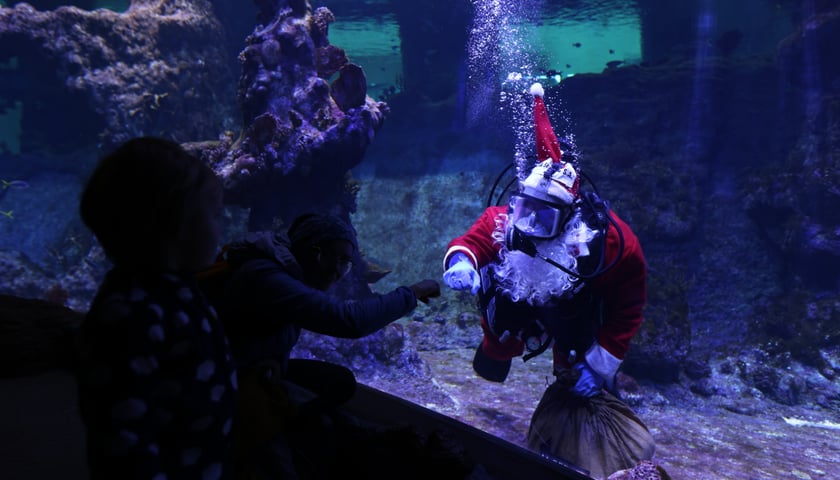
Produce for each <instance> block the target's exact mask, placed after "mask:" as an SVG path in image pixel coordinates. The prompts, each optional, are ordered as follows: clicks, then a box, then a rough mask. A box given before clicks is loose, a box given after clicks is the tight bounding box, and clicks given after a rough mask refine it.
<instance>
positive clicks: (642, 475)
mask: <svg viewBox="0 0 840 480" xmlns="http://www.w3.org/2000/svg"><path fill="white" fill-rule="evenodd" d="M670 479H671V477H670V476H669V475H668V474H667V473H666V472H665V469H664V468H662V467H661V466H659V465H657V464H655V463H654V462H652V461H650V460H642V461H641V462H639V463H638V465H636V466H635V467H633V468H628V469H627V470H620V471H618V472H615V473H613V474H612V475H610V476H609V477H607V480H670Z"/></svg>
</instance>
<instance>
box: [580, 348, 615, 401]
mask: <svg viewBox="0 0 840 480" xmlns="http://www.w3.org/2000/svg"><path fill="white" fill-rule="evenodd" d="M585 358H586V363H588V364H589V366H590V367H592V370H595V371H596V372H598V375H600V376H602V377H604V380H606V381H607V389H608V390H612V388H613V385H614V384H615V374H616V373H617V372H618V367H620V366H621V359H620V358H617V357H615V356H613V354H612V353H610V352H608V351H607V349H606V348H604V347H602V346H600V345H598V342H595V343H593V344H592V346H591V347H589V350H588V351H587V352H586V355H585Z"/></svg>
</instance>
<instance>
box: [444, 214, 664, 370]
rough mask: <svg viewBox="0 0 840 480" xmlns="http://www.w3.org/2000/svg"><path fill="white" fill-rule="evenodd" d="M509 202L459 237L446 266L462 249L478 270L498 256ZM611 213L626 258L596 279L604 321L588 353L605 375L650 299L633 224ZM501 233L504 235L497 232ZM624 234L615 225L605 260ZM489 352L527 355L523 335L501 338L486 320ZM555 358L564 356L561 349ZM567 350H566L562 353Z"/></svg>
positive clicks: (625, 346) (452, 244)
mask: <svg viewBox="0 0 840 480" xmlns="http://www.w3.org/2000/svg"><path fill="white" fill-rule="evenodd" d="M506 215H507V207H505V206H499V207H489V208H487V209H486V210H485V211H484V213H483V214H482V215H481V216H480V217H479V218H478V220H476V222H475V223H474V224H473V226H472V227H470V229H469V230H468V231H467V232H466V233H465V234H464V235H461V236H459V237H457V238H455V239H453V240H452V241H451V242H450V243H449V246H448V249H447V251H446V255H445V256H444V267H446V266H447V265H448V262H449V258H450V257H451V256H452V255H453V254H455V253H457V252H462V253H465V254H466V255H467V256H468V257H470V258H471V259H472V262H473V265H474V266H475V267H476V269H481V268H483V267H484V266H485V265H487V264H489V263H491V262H495V261H498V253H499V250H500V249H501V247H502V245H501V244H500V243H499V242H497V241H496V240H494V238H493V235H492V234H493V232H494V230H496V229H497V225H504V222H505V218H506ZM610 215H611V216H612V218H613V219H614V220H615V223H616V224H617V225H618V226H619V228H620V229H621V233H622V234H623V237H624V250H623V252H622V256H621V259H620V260H619V261H618V263H616V265H615V266H613V268H611V269H610V270H608V271H607V272H606V273H604V274H603V275H601V276H599V277H597V278H595V279H594V280H592V281H591V283H590V286H591V288H592V293H593V294H594V295H596V296H597V297H598V298H601V299H602V300H603V307H604V310H603V311H604V315H603V323H602V324H601V325H600V327H599V328H598V330H597V332H596V334H595V340H596V344H595V345H593V346H592V348H590V350H589V351H588V352H587V353H586V360H587V361H588V362H589V363H590V366H592V367H593V368H594V369H595V371H597V372H598V373H600V374H601V375H602V376H604V378H607V379H608V380H609V379H612V377H614V375H615V372H616V370H617V369H618V366H619V365H620V363H621V361H622V360H623V359H624V356H625V355H626V353H627V351H628V350H629V348H630V340H631V339H632V338H633V336H634V335H635V334H636V332H637V331H638V330H639V327H640V325H641V323H642V309H643V308H644V305H645V301H646V276H647V269H646V264H645V258H644V254H643V253H642V248H641V245H640V244H639V240H638V238H637V237H636V235H635V234H634V233H633V231H632V230H631V229H630V227H629V226H628V225H627V224H626V223H624V221H623V220H621V219H620V218H619V217H618V215H616V214H615V213H614V212H612V211H610ZM497 238H498V235H497ZM619 248H620V239H619V235H618V232H616V230H615V228H614V226H613V225H610V228H609V230H608V233H607V243H606V257H605V258H604V265H609V264H610V263H611V262H612V261H613V260H614V259H615V258H616V256H617V255H618V250H619ZM482 327H483V329H484V340H483V342H482V349H483V350H484V353H486V354H487V355H488V356H490V357H491V358H493V359H495V360H509V359H511V358H513V357H516V356H519V355H522V353H523V350H524V344H523V342H522V341H521V340H520V339H516V338H510V339H508V340H506V341H505V343H500V342H499V340H498V337H496V336H495V335H494V334H493V332H491V331H490V329H489V327H488V326H487V323H486V321H484V320H483V321H482ZM554 353H555V362H558V361H560V359H559V358H558V354H560V353H561V352H557V351H555V352H554ZM562 353H564V354H565V353H566V352H562Z"/></svg>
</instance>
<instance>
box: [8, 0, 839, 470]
mask: <svg viewBox="0 0 840 480" xmlns="http://www.w3.org/2000/svg"><path fill="white" fill-rule="evenodd" d="M838 44H840V5H838V3H837V2H833V1H830V0H825V1H824V0H742V1H738V2H733V1H728V0H686V1H680V2H676V1H665V0H623V1H619V0H613V1H609V0H574V1H561V0H415V1H405V0H276V1H269V2H267V1H256V2H223V1H219V0H125V1H97V0H76V1H73V0H67V1H66V2H65V1H60V0H55V1H53V0H41V1H38V0H32V1H31V2H29V3H26V2H16V1H9V0H6V1H0V180H2V186H0V312H2V313H0V341H2V348H0V350H2V358H3V360H2V362H0V364H2V368H3V372H4V373H3V375H2V378H0V382H2V385H3V387H2V388H3V392H4V393H3V395H2V396H3V397H5V398H6V400H4V401H3V402H4V404H3V405H2V406H0V415H2V418H3V420H2V422H0V423H2V426H0V435H2V436H3V441H4V445H8V446H9V448H10V449H11V450H10V451H9V452H7V453H5V454H4V455H2V456H0V471H5V472H13V473H14V472H17V473H14V474H13V476H12V477H9V478H59V477H61V478H85V476H86V472H87V466H86V458H85V445H84V433H83V432H84V428H83V426H82V424H81V421H80V420H79V418H78V409H77V406H76V398H75V383H74V381H73V377H72V375H71V374H70V373H68V372H71V371H72V368H73V358H74V357H73V348H74V347H73V344H72V339H73V338H74V334H75V332H76V331H77V329H78V328H79V325H80V324H81V322H83V319H84V316H85V314H86V312H87V311H88V309H89V308H90V306H91V302H92V300H93V298H94V295H95V294H96V292H97V288H98V287H99V285H100V284H101V282H102V281H103V279H104V278H105V274H106V273H107V272H108V271H109V270H110V268H111V262H110V260H109V259H108V257H107V256H106V255H105V254H104V252H103V250H102V247H101V246H100V244H99V242H98V241H97V238H96V237H95V236H94V235H93V234H92V233H91V232H90V230H89V229H88V228H87V227H86V226H85V224H84V223H83V222H82V220H81V218H80V215H79V199H80V195H81V192H82V190H83V188H84V187H85V185H86V182H87V180H88V178H89V176H90V175H91V173H92V171H93V169H94V167H95V166H96V165H97V161H98V160H99V159H100V158H102V157H103V156H104V155H106V154H108V153H109V152H112V151H113V150H115V149H116V148H117V147H118V146H120V145H121V144H123V143H124V142H126V141H127V140H129V139H132V138H135V137H141V136H154V137H162V138H165V139H167V140H171V141H174V142H177V143H178V144H180V145H181V146H182V147H183V148H184V149H185V150H186V151H187V152H189V153H190V154H192V155H193V156H195V157H197V158H199V159H201V160H202V161H203V162H205V163H206V164H207V165H208V166H210V167H211V168H212V170H213V171H214V172H215V174H216V175H217V176H218V177H219V178H220V179H221V181H222V183H223V185H224V212H223V214H222V216H221V217H222V218H221V223H222V226H223V233H222V241H221V243H220V245H219V248H220V249H221V248H222V246H223V245H225V244H229V243H231V242H234V241H237V240H239V239H241V238H243V237H244V236H245V235H246V233H247V232H253V231H261V230H276V231H284V230H285V229H286V228H288V226H289V224H290V223H291V222H292V221H293V220H294V219H295V218H296V217H297V216H298V215H301V214H303V213H307V212H312V211H320V212H330V213H333V214H336V215H338V216H339V217H341V218H343V219H345V220H346V221H347V222H348V223H349V224H351V225H352V227H353V228H354V230H355V232H356V236H357V240H358V251H357V252H355V254H354V255H355V256H354V258H353V259H352V269H351V270H350V272H349V273H348V274H347V275H345V276H344V277H343V278H342V279H341V280H340V281H339V282H338V283H337V284H336V285H334V286H333V287H332V288H331V289H330V290H329V292H328V293H329V294H330V295H331V296H332V297H333V298H335V299H337V300H336V301H362V300H363V299H365V298H371V297H372V296H374V295H378V294H386V293H388V292H391V291H393V290H395V289H398V288H400V287H402V286H406V285H411V284H414V283H416V282H418V281H421V280H424V279H430V280H435V281H437V282H438V283H439V285H440V288H441V294H440V296H439V297H434V298H429V299H427V300H428V301H427V302H419V303H418V304H417V307H416V308H415V309H413V310H412V311H411V313H409V314H408V315H407V316H404V317H402V318H400V319H399V320H397V321H394V322H392V323H390V324H388V325H387V326H385V327H383V328H381V329H379V330H377V331H376V332H374V333H372V334H370V335H367V336H364V337H362V338H357V339H346V338H335V337H332V336H327V335H319V334H317V333H313V332H310V331H307V330H306V327H305V325H304V329H303V331H302V334H301V337H300V339H299V341H298V342H297V344H296V346H295V348H294V350H293V351H292V357H295V358H306V359H317V360H321V361H326V362H330V363H334V364H338V365H342V366H345V367H347V368H349V369H350V370H351V371H352V372H353V373H354V375H355V377H356V379H357V381H358V382H359V383H360V384H363V385H365V386H368V387H371V388H373V389H375V390H378V391H381V392H385V393H387V394H390V395H394V396H396V397H399V398H401V399H402V400H404V401H407V402H410V403H411V404H414V405H416V406H418V407H421V409H425V410H428V411H432V412H435V413H437V414H441V415H443V416H445V417H447V418H449V419H451V420H452V421H454V422H460V423H461V424H465V425H468V426H470V427H474V428H475V429H477V430H478V431H481V432H484V433H486V434H489V435H490V436H492V437H493V438H495V439H498V440H499V441H501V442H505V443H506V444H511V445H515V446H517V447H521V448H522V449H523V450H525V451H530V452H533V453H535V454H536V455H542V456H543V457H546V458H553V459H556V460H558V461H561V462H564V464H568V465H571V466H573V467H575V468H577V470H575V471H580V472H583V473H582V474H581V475H584V476H583V477H569V478H607V477H609V476H610V475H613V474H617V475H624V476H613V477H609V478H674V479H698V480H699V479H704V480H705V479H709V478H721V479H735V478H744V479H746V478H749V479H753V480H764V479H766V480H771V479H782V478H797V479H830V478H840V433H838V430H840V414H839V413H838V412H840V274H838V271H840V210H839V209H838V208H837V207H838V205H840V166H839V164H840V100H838V99H840V59H838V57H837V55H836V52H835V50H836V48H835V46H836V45H838ZM535 167H536V168H537V169H535ZM558 192H559V193H558ZM566 195H568V198H569V200H563V201H559V200H557V199H558V198H566ZM528 202H536V203H530V204H529V203H528ZM527 205H530V206H527ZM534 205H536V206H534ZM525 208H528V209H529V210H525V211H524V213H523V210H522V209H525ZM546 212H547V213H546ZM543 214H546V215H550V217H548V218H549V220H547V222H548V223H547V224H543V223H541V222H545V221H546V220H545V218H546V217H541V215H543ZM519 220H523V221H527V222H530V223H529V224H528V228H529V229H530V230H528V229H527V228H525V227H522V226H521V225H520V223H519ZM538 227H546V228H547V229H548V231H551V232H553V233H551V234H547V233H546V234H544V235H542V236H540V235H537V236H534V235H532V234H533V232H535V231H536V229H537V228H538ZM529 232H530V233H529ZM619 233H620V234H619ZM570 238H574V239H576V240H574V241H572V240H569V239H570ZM558 239H563V241H567V240H568V241H567V243H564V244H562V248H561V247H556V246H557V245H560V244H559V243H557V242H559V240H558ZM555 247H556V248H555ZM561 250H562V251H561ZM570 252H571V253H570ZM458 260H461V261H462V262H463V263H460V264H459V263H458ZM456 264H457V268H456V269H455V270H451V269H452V268H454V267H455V266H456ZM569 269H570V270H569ZM444 272H447V274H446V275H445V274H444ZM558 282H559V283H558ZM562 282H567V283H562ZM488 292H489V293H488ZM491 297H492V299H491ZM503 299H506V300H503ZM494 302H496V303H494ZM500 302H507V304H506V305H508V304H509V305H512V306H510V307H509V308H512V309H516V310H511V311H514V312H515V315H512V316H513V317H515V319H514V320H510V321H509V323H505V322H507V320H504V321H503V320H499V318H500V317H501V316H502V313H500V312H504V311H505V310H504V308H505V307H503V306H502V304H501V303H500ZM570 312H571V313H570ZM569 332H576V333H574V335H578V336H582V337H581V338H585V339H586V341H585V342H584V343H581V344H580V345H578V343H575V342H577V340H570V339H569V338H570V337H567V336H566V335H567V334H568V333H569ZM569 335H571V334H569ZM575 338H578V337H575ZM523 359H525V360H526V361H523ZM508 369H509V370H508ZM566 371H572V372H575V375H578V374H580V375H581V378H584V376H585V375H591V377H590V378H591V379H593V380H592V381H593V382H594V385H595V390H593V392H594V393H593V394H592V396H589V395H582V396H575V397H574V398H575V399H577V400H573V401H572V403H571V404H568V405H567V404H563V403H562V402H563V401H565V400H561V399H565V398H566V397H565V396H567V395H569V392H575V391H577V392H580V388H579V387H580V383H579V382H581V380H577V377H576V376H574V377H573V378H572V380H571V382H572V384H571V385H573V386H571V387H570V388H566V387H563V388H562V389H559V388H558V387H557V385H558V383H557V382H561V381H562V380H563V378H564V377H563V375H564V373H563V372H566ZM581 371H582V373H581ZM488 377H489V379H488ZM560 390H562V392H561V393H557V392H558V391H560ZM558 395H559V397H558ZM593 396H594V398H604V397H606V398H610V399H611V401H615V402H617V403H616V404H614V405H619V407H616V408H619V409H621V411H622V412H625V414H626V415H627V418H629V419H631V420H632V422H635V423H634V425H635V427H634V428H637V429H639V431H640V432H643V433H644V435H647V436H646V437H645V438H647V439H648V440H649V443H650V448H647V449H644V452H643V453H640V454H639V455H638V458H636V457H634V459H635V460H638V461H639V464H638V465H635V466H634V465H633V463H634V462H629V463H628V464H627V465H624V466H623V467H622V469H618V468H615V469H614V470H615V471H606V470H603V469H599V467H598V466H597V465H589V464H588V463H587V462H589V461H590V460H589V459H590V458H593V457H595V456H597V455H600V454H602V453H603V449H607V450H609V449H610V448H613V447H610V446H606V445H607V444H609V439H610V438H611V437H610V435H612V433H604V432H603V431H599V430H598V428H597V427H592V430H593V432H594V433H592V432H589V434H588V436H587V435H583V434H581V436H580V437H578V436H577V435H578V433H579V432H577V431H574V432H572V433H569V430H568V428H570V427H568V425H567V424H565V423H564V420H563V419H564V418H565V417H563V415H564V414H563V413H562V412H563V410H562V409H564V408H577V407H575V406H574V405H578V404H579V403H574V402H575V401H583V402H588V401H590V400H591V398H593ZM580 399H584V400H580ZM552 402H555V403H560V404H561V405H560V406H557V405H553V404H552ZM569 405H572V406H569ZM552 408H554V409H555V410H553V411H552V412H549V410H551V409H552ZM610 408H612V407H610ZM557 409H560V410H557ZM420 411H423V410H420ZM547 412H548V413H547ZM558 412H559V413H558ZM625 420H626V419H625ZM632 422H631V423H632ZM564 428H565V429H566V430H564ZM581 428H582V427H581ZM616 428H617V429H619V430H621V428H623V427H616ZM573 430H574V429H573ZM619 436H620V435H619ZM45 438H48V439H49V440H48V441H45V440H44V439H45ZM561 438H571V440H563V441H561V440H559V439H561ZM604 438H607V440H604ZM563 442H566V443H569V442H571V444H570V445H572V446H571V447H570V446H569V445H565V446H564V445H559V444H560V443H563ZM44 448H47V449H48V453H44V450H43V449H44ZM564 448H566V449H567V450H568V449H571V450H568V451H572V450H574V451H575V452H578V453H570V454H568V455H567V454H565V453H563V452H566V451H567V450H563V449H564ZM580 452H585V453H580ZM593 452H595V453H593ZM564 457H565V458H564ZM570 457H572V458H570ZM49 459H52V460H49ZM625 463H627V462H625ZM651 466H653V467H655V468H654V470H655V472H654V473H650V472H649V473H648V475H652V476H647V477H643V476H642V475H643V473H640V472H642V470H643V469H644V468H652V467H651ZM578 467H579V468H578ZM634 469H635V470H634ZM607 470H613V469H607ZM619 470H621V471H622V472H623V473H621V472H619ZM654 470H651V471H654ZM472 474H473V475H474V476H473V477H469V478H484V477H481V476H475V475H477V474H476V471H475V470H473V473H472ZM15 475H19V476H15ZM39 475H40V476H39ZM653 475H655V476H653ZM395 477H398V478H399V474H398V473H395ZM488 477H489V478H493V477H492V472H488ZM463 478H467V477H463Z"/></svg>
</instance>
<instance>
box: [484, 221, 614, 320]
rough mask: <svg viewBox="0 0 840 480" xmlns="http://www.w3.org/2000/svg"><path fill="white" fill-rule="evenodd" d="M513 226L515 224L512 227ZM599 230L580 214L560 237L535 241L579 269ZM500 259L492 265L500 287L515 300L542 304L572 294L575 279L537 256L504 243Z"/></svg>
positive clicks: (544, 250)
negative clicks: (580, 259)
mask: <svg viewBox="0 0 840 480" xmlns="http://www.w3.org/2000/svg"><path fill="white" fill-rule="evenodd" d="M511 228H512V227H511ZM597 234H598V232H597V231H595V230H592V229H591V228H589V227H588V226H587V225H586V224H585V223H584V222H583V221H582V220H580V216H579V215H575V216H574V217H573V218H572V219H570V220H569V221H568V222H567V223H566V228H565V231H564V232H563V233H562V234H561V235H560V236H559V237H557V238H554V239H551V240H543V241H537V242H535V243H536V245H537V250H539V252H540V253H541V254H542V255H544V256H546V257H548V258H550V259H552V260H553V261H555V262H557V263H559V264H560V265H562V266H563V267H565V268H566V269H567V270H570V271H572V272H574V273H577V271H578V269H577V258H578V257H584V256H587V255H589V248H588V246H587V244H588V243H589V242H590V241H592V239H593V238H595V236H596V235H597ZM499 257H500V259H501V261H500V262H499V263H498V264H497V265H495V266H494V267H493V272H492V274H493V275H495V276H496V279H497V280H498V282H499V287H500V289H501V291H502V292H503V293H504V294H505V295H507V296H508V297H509V298H510V299H511V300H513V301H514V302H518V301H526V302H528V303H529V304H530V305H533V306H536V307H539V306H544V305H547V304H548V303H549V301H551V300H552V299H555V300H556V299H560V298H563V297H564V296H570V295H572V294H573V291H572V290H573V288H574V287H575V280H577V277H573V276H572V275H569V274H568V273H566V272H564V271H563V270H560V269H559V268H557V267H555V266H554V265H551V264H549V263H548V262H546V261H545V260H542V259H540V258H537V257H530V256H528V255H527V254H525V253H522V252H520V251H511V250H508V249H507V248H506V247H504V246H503V247H502V249H501V251H500V252H499Z"/></svg>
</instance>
